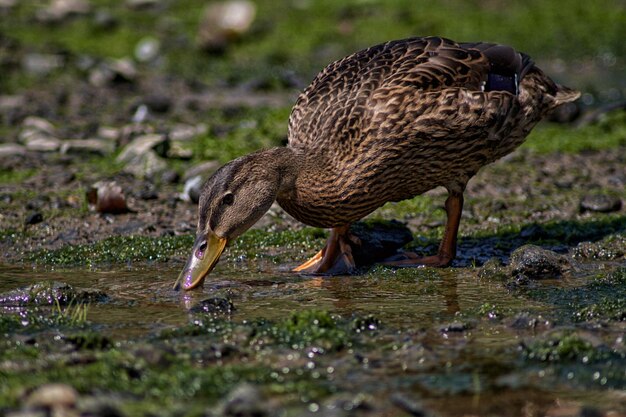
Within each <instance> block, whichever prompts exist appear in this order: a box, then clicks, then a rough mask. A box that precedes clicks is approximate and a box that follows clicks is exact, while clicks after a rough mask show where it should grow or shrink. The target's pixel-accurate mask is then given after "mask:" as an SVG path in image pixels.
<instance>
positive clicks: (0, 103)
mask: <svg viewBox="0 0 626 417" xmlns="http://www.w3.org/2000/svg"><path fill="white" fill-rule="evenodd" d="M0 1H2V0H0ZM25 105H26V98H24V96H21V95H0V112H2V113H5V112H12V111H16V110H19V109H20V108H22V107H24V106H25Z"/></svg>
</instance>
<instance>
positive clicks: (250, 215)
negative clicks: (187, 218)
mask: <svg viewBox="0 0 626 417" xmlns="http://www.w3.org/2000/svg"><path fill="white" fill-rule="evenodd" d="M578 96H579V93H578V92H576V91H574V90H571V89H569V88H567V87H563V86H561V85H558V84H556V83H555V82H553V81H552V80H551V79H550V78H548V77H547V76H546V75H545V74H544V73H543V72H542V71H541V70H540V69H539V68H537V66H535V64H534V63H533V61H532V60H531V58H530V57H529V56H528V55H526V54H523V53H521V52H517V51H516V50H515V49H513V48H511V47H509V46H504V45H498V44H493V43H482V42H478V43H456V42H454V41H451V40H448V39H444V38H440V37H426V38H411V39H404V40H397V41H391V42H387V43H383V44H380V45H376V46H372V47H371V48H368V49H365V50H362V51H360V52H356V53H354V54H352V55H350V56H348V57H346V58H343V59H341V60H339V61H336V62H333V63H332V64H330V65H328V66H327V67H326V68H324V70H323V71H322V72H320V73H319V74H318V75H317V76H316V77H315V79H314V80H313V82H312V83H311V85H309V86H308V87H307V88H306V89H305V90H304V92H302V93H301V94H300V96H299V97H298V99H297V101H296V104H295V105H294V107H293V110H292V112H291V115H290V118H289V134H288V145H287V146H286V147H277V148H273V149H268V150H263V151H260V152H256V153H252V154H249V155H246V156H243V157H240V158H237V159H235V160H234V161H232V162H230V163H228V164H226V165H224V166H223V167H221V168H220V169H218V170H217V171H216V172H215V173H214V174H213V176H211V177H210V178H209V179H208V180H207V181H206V183H205V184H204V186H203V189H202V191H201V195H200V200H199V207H198V215H199V219H198V227H197V237H196V240H195V242H194V244H193V249H192V253H191V256H190V257H189V260H188V261H187V263H186V265H185V267H184V268H183V271H182V272H181V274H180V276H179V277H178V280H177V283H176V285H175V287H179V286H180V285H182V287H183V288H184V289H186V290H189V289H192V288H195V287H197V286H199V285H200V284H201V283H202V282H203V281H204V278H205V277H206V275H207V274H208V273H209V272H210V271H211V270H212V269H213V267H214V266H215V264H216V263H217V261H218V260H219V257H220V255H221V254H222V251H223V250H224V248H225V246H226V244H227V243H228V242H229V241H232V240H233V239H234V238H236V237H237V236H239V235H241V234H242V233H244V232H245V231H246V230H247V229H248V228H250V227H251V226H252V225H253V224H254V223H255V222H256V221H257V220H259V219H260V218H261V216H263V214H264V213H265V212H266V211H267V210H268V209H269V208H270V206H271V205H272V204H273V203H274V201H277V202H278V204H279V205H280V206H281V207H282V208H283V209H284V210H285V211H286V212H287V213H289V214H290V215H291V216H293V217H294V218H296V219H297V220H299V221H301V222H302V223H305V224H307V225H310V226H315V227H321V228H331V229H332V230H331V232H330V236H329V238H328V241H327V243H326V246H325V247H324V248H323V249H322V250H321V251H319V252H318V253H317V254H316V255H315V256H314V257H313V258H311V259H310V260H308V261H307V262H305V263H303V264H302V265H300V266H299V267H297V268H295V269H294V271H297V272H304V273H311V274H343V273H347V272H350V271H351V270H353V269H354V267H355V264H354V260H353V258H352V255H351V246H350V241H351V240H354V237H353V236H351V235H350V232H349V227H350V224H351V223H353V222H355V221H357V220H359V219H361V218H363V217H364V216H366V215H367V214H369V213H371V212H372V211H374V210H376V209H377V208H378V207H380V206H382V205H383V204H385V203H387V202H388V201H400V200H404V199H408V198H412V197H414V196H416V195H418V194H422V193H424V192H426V191H428V190H430V189H432V188H435V187H438V186H443V187H445V188H446V189H447V191H448V197H447V200H446V202H445V210H446V213H447V223H446V226H445V233H444V236H443V239H442V241H441V245H440V246H439V250H438V252H437V254H436V255H432V256H427V257H418V256H416V255H408V256H406V257H405V259H400V260H393V261H389V262H387V263H388V264H390V265H402V266H411V265H428V266H447V265H449V264H450V262H451V261H452V260H453V259H454V257H455V255H456V240H457V232H458V228H459V222H460V219H461V210H462V208H463V191H464V190H465V187H466V185H467V182H468V181H469V180H470V178H472V176H473V175H474V174H476V172H477V171H478V170H479V169H480V168H481V167H483V166H485V165H486V164H488V163H490V162H493V161H495V160H496V159H498V158H500V157H502V156H504V155H506V154H508V153H510V152H511V151H513V150H514V149H515V148H516V147H517V146H519V145H520V144H521V143H522V142H523V141H524V138H525V137H526V135H528V133H529V132H530V130H531V129H532V128H533V126H535V124H536V123H537V122H538V121H539V120H540V119H541V118H542V117H544V116H545V115H546V114H548V113H549V112H550V111H551V110H552V109H554V108H555V107H557V106H559V105H560V104H562V103H567V102H570V101H573V100H575V99H576V98H578Z"/></svg>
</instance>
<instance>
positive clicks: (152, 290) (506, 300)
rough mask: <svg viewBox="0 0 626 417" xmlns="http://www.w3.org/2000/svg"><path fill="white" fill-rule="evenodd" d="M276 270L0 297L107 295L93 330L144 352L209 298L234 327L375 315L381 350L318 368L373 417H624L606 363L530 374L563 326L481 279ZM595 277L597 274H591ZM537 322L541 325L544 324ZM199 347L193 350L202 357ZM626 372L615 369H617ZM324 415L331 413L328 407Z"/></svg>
mask: <svg viewBox="0 0 626 417" xmlns="http://www.w3.org/2000/svg"><path fill="white" fill-rule="evenodd" d="M283 269H284V268H283V267H277V266H275V265H261V266H259V265H254V266H250V265H247V266H243V265H241V264H239V263H236V264H233V263H224V264H221V265H219V266H218V267H217V268H216V269H215V270H214V272H213V273H212V274H211V275H210V277H209V278H208V279H207V281H206V282H205V284H204V287H203V288H202V289H201V290H200V291H192V292H188V293H185V292H178V291H174V290H173V289H172V285H173V283H174V281H175V279H176V277H177V275H178V273H179V268H173V267H167V268H164V267H156V266H143V267H141V268H140V269H134V268H126V269H112V270H96V271H84V270H78V269H68V270H56V271H54V270H53V271H48V270H42V269H30V268H18V267H14V266H0V277H1V279H0V293H3V292H6V291H9V290H14V289H16V288H19V287H24V286H27V285H30V284H33V283H35V282H37V281H49V280H56V281H62V282H65V283H68V284H71V285H73V286H75V287H77V288H93V289H98V290H101V291H104V292H105V293H106V294H108V295H109V296H110V299H109V301H107V302H105V303H100V304H98V303H96V304H92V305H91V306H90V307H89V310H88V317H87V319H88V320H89V322H90V323H91V325H92V326H93V328H95V329H97V330H98V332H101V333H104V334H106V335H108V336H110V337H112V338H115V339H116V340H128V341H132V340H139V339H141V340H144V342H145V341H146V340H148V341H149V340H151V339H149V338H148V339H145V338H144V336H150V335H155V334H158V332H159V331H160V330H163V329H166V328H175V327H181V326H185V325H187V324H188V323H189V322H190V318H191V314H190V312H189V309H190V308H191V307H193V306H194V305H196V304H198V303H199V302H200V301H202V300H205V299H207V298H211V297H228V298H230V299H231V300H232V302H233V304H234V305H235V308H236V310H235V311H234V313H233V315H232V318H231V319H232V320H233V321H236V322H244V321H248V320H253V319H256V318H264V319H269V320H279V319H282V318H285V317H289V316H290V315H291V314H292V313H293V312H294V311H300V310H305V309H322V310H328V311H330V312H331V313H335V314H339V315H340V316H342V317H348V318H349V317H352V316H363V315H366V314H373V315H374V316H376V317H377V318H378V319H379V320H380V322H381V323H382V325H381V330H380V333H379V334H378V336H377V337H378V339H377V340H378V341H377V342H376V343H377V344H379V347H376V345H374V346H372V347H368V348H361V349H365V350H362V351H359V350H358V349H352V348H351V349H348V350H346V351H342V352H338V353H334V354H329V355H322V356H320V357H319V363H317V364H316V366H318V367H320V369H326V367H328V366H331V367H333V368H334V369H335V371H334V373H333V375H332V376H331V375H327V376H326V378H328V381H330V382H331V383H332V384H334V385H333V386H336V387H337V388H335V389H336V390H337V391H338V392H339V394H337V395H339V396H341V395H348V396H352V397H351V398H354V396H355V395H356V394H357V393H358V395H361V394H363V395H367V396H369V397H368V398H369V400H368V401H370V402H372V403H373V404H375V406H376V410H378V412H379V413H380V414H376V415H389V416H392V415H403V414H402V413H399V410H398V409H399V408H400V409H404V410H405V411H406V409H407V408H406V407H409V406H407V405H406V404H405V405H404V406H398V405H397V404H398V403H401V402H402V401H405V400H406V401H409V402H410V401H413V400H416V399H417V402H418V403H419V404H421V405H420V407H422V406H423V407H426V409H428V410H434V412H435V413H437V414H438V415H446V416H462V415H467V414H468V413H475V414H479V415H542V413H544V412H546V410H550V409H559V407H562V406H563V404H565V406H566V407H574V409H575V407H580V404H587V405H591V406H593V407H600V408H601V409H605V407H609V408H608V409H613V410H626V405H624V404H623V393H624V392H625V391H624V389H626V386H623V385H620V384H623V382H619V379H618V382H617V383H616V382H612V380H611V379H609V381H608V384H609V385H611V384H612V387H613V389H612V390H607V389H605V388H604V384H601V383H600V379H601V378H600V377H602V376H604V375H605V374H606V372H607V371H608V370H610V367H611V363H603V362H599V363H595V364H592V365H590V366H585V365H583V364H581V363H577V362H573V363H565V364H551V363H542V362H525V361H524V360H523V359H522V357H521V354H520V352H521V351H520V346H521V344H522V343H523V342H525V341H529V340H530V341H532V340H534V338H535V336H538V335H540V333H542V332H543V331H544V330H545V331H546V333H549V332H550V328H551V326H552V324H551V323H549V322H551V321H553V320H555V318H556V320H557V321H558V320H559V317H560V316H559V313H558V312H557V313H556V314H553V313H554V310H555V308H556V306H555V305H554V304H552V303H551V302H549V301H545V299H541V298H535V299H532V298H530V297H522V296H520V295H519V294H516V293H515V292H512V291H507V290H506V289H505V288H504V285H503V284H502V283H501V282H497V281H489V280H484V279H480V278H479V277H478V274H477V270H476V269H474V268H448V269H437V270H434V269H412V270H398V271H396V272H390V271H389V270H383V271H382V272H381V273H380V274H379V273H378V272H377V271H376V270H375V271H374V272H371V273H368V274H364V275H361V276H351V277H323V278H320V277H309V276H298V275H294V274H292V273H289V272H283ZM588 269H589V268H587V267H585V265H581V266H579V267H578V268H576V272H575V273H574V274H573V275H572V276H571V277H569V278H567V279H565V280H562V281H544V282H542V283H540V285H539V287H540V288H570V287H571V288H575V287H576V286H577V285H579V284H580V283H581V280H584V279H585V277H586V276H587V275H589V274H590V272H591V271H589V270H588ZM593 269H594V270H595V271H597V267H596V268H593ZM537 300H541V301H537ZM489 304H493V305H494V311H496V312H495V313H494V318H493V320H492V319H490V318H489V317H490V314H491V313H490V312H489V311H481V306H483V307H484V306H485V305H489ZM495 306H497V307H495ZM487 310H489V309H487ZM503 311H504V312H507V313H505V314H509V315H513V314H516V312H525V313H527V314H529V315H530V316H532V317H534V318H539V320H540V323H539V325H538V327H536V328H515V327H514V326H511V325H510V324H506V320H505V321H503V320H502V319H501V318H500V317H496V316H497V315H500V314H501V313H498V312H503ZM541 317H547V318H545V319H543V320H544V322H541V320H542V319H541ZM459 321H463V322H469V323H472V324H471V326H470V328H469V329H468V330H462V331H443V330H442V328H443V327H445V326H447V325H449V324H450V323H455V322H457V323H458V322H459ZM569 327H571V325H570V326H569ZM546 329H547V330H546ZM620 329H621V330H620ZM623 330H624V327H623V326H622V327H621V328H620V327H613V328H604V329H603V330H601V331H600V332H599V333H597V334H596V336H594V337H602V338H603V340H609V341H613V340H618V339H619V337H620V332H621V335H622V337H623ZM589 331H591V328H590V329H589ZM201 342H202V340H199V341H196V342H192V345H191V346H196V345H198V344H199V346H202V344H201ZM149 343H152V342H149ZM181 343H188V342H181ZM193 349H198V347H197V346H196V347H193ZM207 349H208V347H207ZM274 350H275V351H274ZM268 352H269V351H268ZM268 354H269V355H270V357H274V359H273V361H276V360H278V361H282V362H285V363H286V364H287V366H288V368H287V369H290V367H293V369H294V370H298V366H300V365H298V359H297V358H298V357H299V355H300V354H298V353H296V354H295V356H294V358H296V359H294V361H293V362H290V360H289V359H285V357H283V355H284V353H281V348H272V349H271V352H269V353H266V354H264V355H268ZM274 355H275V356H274ZM289 356H291V355H289ZM262 357H263V355H261V358H262ZM361 357H362V359H359V360H357V361H355V358H361ZM255 360H258V361H260V363H262V362H263V359H259V358H257V359H255ZM274 363H275V362H274ZM623 363H624V361H623V360H620V361H618V362H617V365H618V366H621V365H623ZM283 369H284V368H283ZM299 372H300V371H299ZM305 372H306V371H305ZM570 374H571V376H570ZM596 374H597V375H599V376H600V377H598V376H597V375H596ZM617 377H618V378H620V377H619V374H617ZM613 378H614V377H613ZM328 381H326V382H324V381H320V383H326V384H328V383H329V382H328ZM621 381H626V376H624V375H622V377H621ZM398 393H400V394H401V397H399V398H400V399H398V397H397V394H398ZM394 396H395V397H394ZM332 398H335V397H332ZM333 401H335V400H333ZM337 401H338V400H337ZM290 404H291V405H290V406H288V407H287V410H288V411H287V414H286V415H294V416H296V415H297V416H300V415H308V414H307V413H308V411H306V412H304V411H303V409H302V407H304V409H305V410H311V408H308V407H309V406H310V404H311V402H310V399H307V398H306V397H301V400H300V404H301V405H300V406H298V405H297V404H298V402H297V401H296V403H295V404H294V403H290ZM328 404H330V405H328ZM572 404H573V405H572ZM325 407H326V408H327V409H330V408H332V407H334V405H332V404H331V403H326V405H325ZM329 407H330V408H329ZM533 407H534V408H533ZM555 407H556V408H555ZM528 410H531V411H532V410H535V411H536V412H537V413H539V414H534V413H533V412H530V411H528ZM303 413H304V414H303ZM529 413H530V414H529ZM340 415H343V414H340ZM368 415H369V414H368ZM566 415H569V414H566Z"/></svg>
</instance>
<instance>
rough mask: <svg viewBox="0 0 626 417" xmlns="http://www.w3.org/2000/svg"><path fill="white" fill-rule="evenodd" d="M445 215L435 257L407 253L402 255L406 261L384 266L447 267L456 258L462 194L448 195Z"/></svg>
mask: <svg viewBox="0 0 626 417" xmlns="http://www.w3.org/2000/svg"><path fill="white" fill-rule="evenodd" d="M445 208H446V214H447V216H448V221H447V222H446V229H445V231H444V234H443V239H442V240H441V244H440V245H439V251H438V252H437V255H432V256H425V257H419V256H417V255H416V254H414V253H411V252H407V253H405V254H404V255H405V256H406V257H407V259H401V260H397V261H395V260H392V261H384V262H383V264H384V265H390V266H417V265H425V266H434V267H441V266H448V265H450V263H451V262H452V260H453V259H454V257H455V256H456V237H457V234H458V232H459V224H460V222H461V212H462V211H463V194H462V193H450V194H449V195H448V198H447V199H446V205H445Z"/></svg>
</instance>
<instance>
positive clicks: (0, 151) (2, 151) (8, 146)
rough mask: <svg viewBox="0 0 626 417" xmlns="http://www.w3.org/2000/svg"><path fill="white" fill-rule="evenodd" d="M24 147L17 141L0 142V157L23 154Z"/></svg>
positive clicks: (24, 151)
mask: <svg viewBox="0 0 626 417" xmlns="http://www.w3.org/2000/svg"><path fill="white" fill-rule="evenodd" d="M25 154H26V148H25V147H24V146H22V145H18V144H17V143H2V144H0V158H3V157H10V156H19V155H25Z"/></svg>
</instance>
